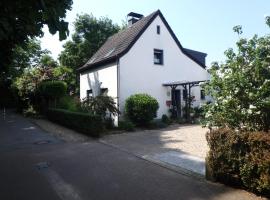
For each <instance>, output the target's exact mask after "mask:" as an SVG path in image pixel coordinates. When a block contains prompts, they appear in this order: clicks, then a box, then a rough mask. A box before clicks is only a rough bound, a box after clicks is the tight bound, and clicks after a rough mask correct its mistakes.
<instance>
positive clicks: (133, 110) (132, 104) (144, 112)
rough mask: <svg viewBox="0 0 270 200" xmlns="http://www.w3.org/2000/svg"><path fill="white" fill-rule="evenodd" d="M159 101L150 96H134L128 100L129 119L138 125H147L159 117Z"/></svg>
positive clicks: (126, 107) (126, 105)
mask: <svg viewBox="0 0 270 200" xmlns="http://www.w3.org/2000/svg"><path fill="white" fill-rule="evenodd" d="M158 108H159V105H158V102H157V100H156V99H155V98H154V97H152V96H150V95H148V94H134V95H131V96H130V97H128V98H127V100H126V104H125V112H126V114H127V117H128V118H129V119H130V120H131V121H132V122H134V123H135V124H138V125H146V124H148V123H149V122H150V121H151V120H153V119H154V118H155V117H156V116H157V110H158Z"/></svg>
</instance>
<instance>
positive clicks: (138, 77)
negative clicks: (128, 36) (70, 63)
mask: <svg viewBox="0 0 270 200" xmlns="http://www.w3.org/2000/svg"><path fill="white" fill-rule="evenodd" d="M157 26H160V34H157ZM154 49H160V50H163V58H164V62H163V65H157V64H154ZM208 76H209V75H208V73H207V71H206V69H204V68H202V67H201V66H200V65H199V64H198V63H196V62H195V61H193V60H192V59H191V58H189V57H188V56H187V55H185V54H184V53H183V52H182V51H181V49H180V48H179V46H178V45H177V43H176V42H175V40H174V38H173V37H172V35H171V33H170V32H169V30H168V29H167V27H166V26H165V24H164V23H163V21H162V19H161V18H160V16H157V17H156V18H155V19H154V20H153V22H152V23H151V24H150V25H149V26H148V28H147V29H146V30H145V31H144V32H143V34H142V35H141V36H140V37H139V39H138V40H137V41H136V42H135V44H134V45H133V46H132V47H131V49H130V50H129V51H128V52H127V53H126V54H124V55H123V56H122V57H120V59H118V61H117V63H112V64H110V65H106V66H103V67H99V68H98V69H96V70H92V71H86V72H84V73H82V74H80V98H81V99H83V98H85V97H86V93H87V92H86V91H87V90H89V89H92V91H93V95H96V94H97V92H96V90H97V88H98V85H100V84H101V88H108V95H109V96H112V97H114V98H115V99H116V102H117V104H118V105H119V109H120V112H121V113H124V105H125V100H126V99H127V98H128V97H129V96H130V95H132V94H136V93H147V94H149V95H151V96H153V97H154V98H156V99H157V101H158V103H159V110H158V116H157V118H161V116H162V115H163V114H168V111H169V107H168V106H167V105H166V101H170V100H171V88H170V87H164V86H162V84H163V83H168V82H174V81H201V80H208V79H209V77H208ZM177 89H181V90H182V89H183V88H182V87H180V86H179V88H177ZM191 95H192V96H195V100H196V101H195V102H194V106H198V105H200V103H201V100H200V88H199V87H194V88H192V91H191ZM122 116H123V115H122Z"/></svg>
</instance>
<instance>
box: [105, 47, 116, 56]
mask: <svg viewBox="0 0 270 200" xmlns="http://www.w3.org/2000/svg"><path fill="white" fill-rule="evenodd" d="M114 50H115V48H113V49H111V50H110V51H109V52H108V53H107V54H106V55H105V56H104V58H106V57H108V56H109V55H111V54H112V53H113V52H114Z"/></svg>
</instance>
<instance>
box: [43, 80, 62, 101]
mask: <svg viewBox="0 0 270 200" xmlns="http://www.w3.org/2000/svg"><path fill="white" fill-rule="evenodd" d="M39 92H40V94H41V95H42V96H44V97H46V98H48V99H57V98H60V97H62V96H64V95H65V94H66V92H67V84H66V83H65V82H64V81H44V82H41V83H40V84H39Z"/></svg>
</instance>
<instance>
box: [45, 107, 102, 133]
mask: <svg viewBox="0 0 270 200" xmlns="http://www.w3.org/2000/svg"><path fill="white" fill-rule="evenodd" d="M47 116H48V119H49V120H51V121H53V122H56V123H59V124H61V125H63V126H66V127H69V128H71V129H74V130H76V131H79V132H81V133H84V134H86V135H89V136H92V137H99V136H100V133H101V132H102V131H103V129H104V127H103V122H102V119H101V117H100V116H98V115H92V114H88V113H80V112H72V111H68V110H63V109H48V111H47Z"/></svg>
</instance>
